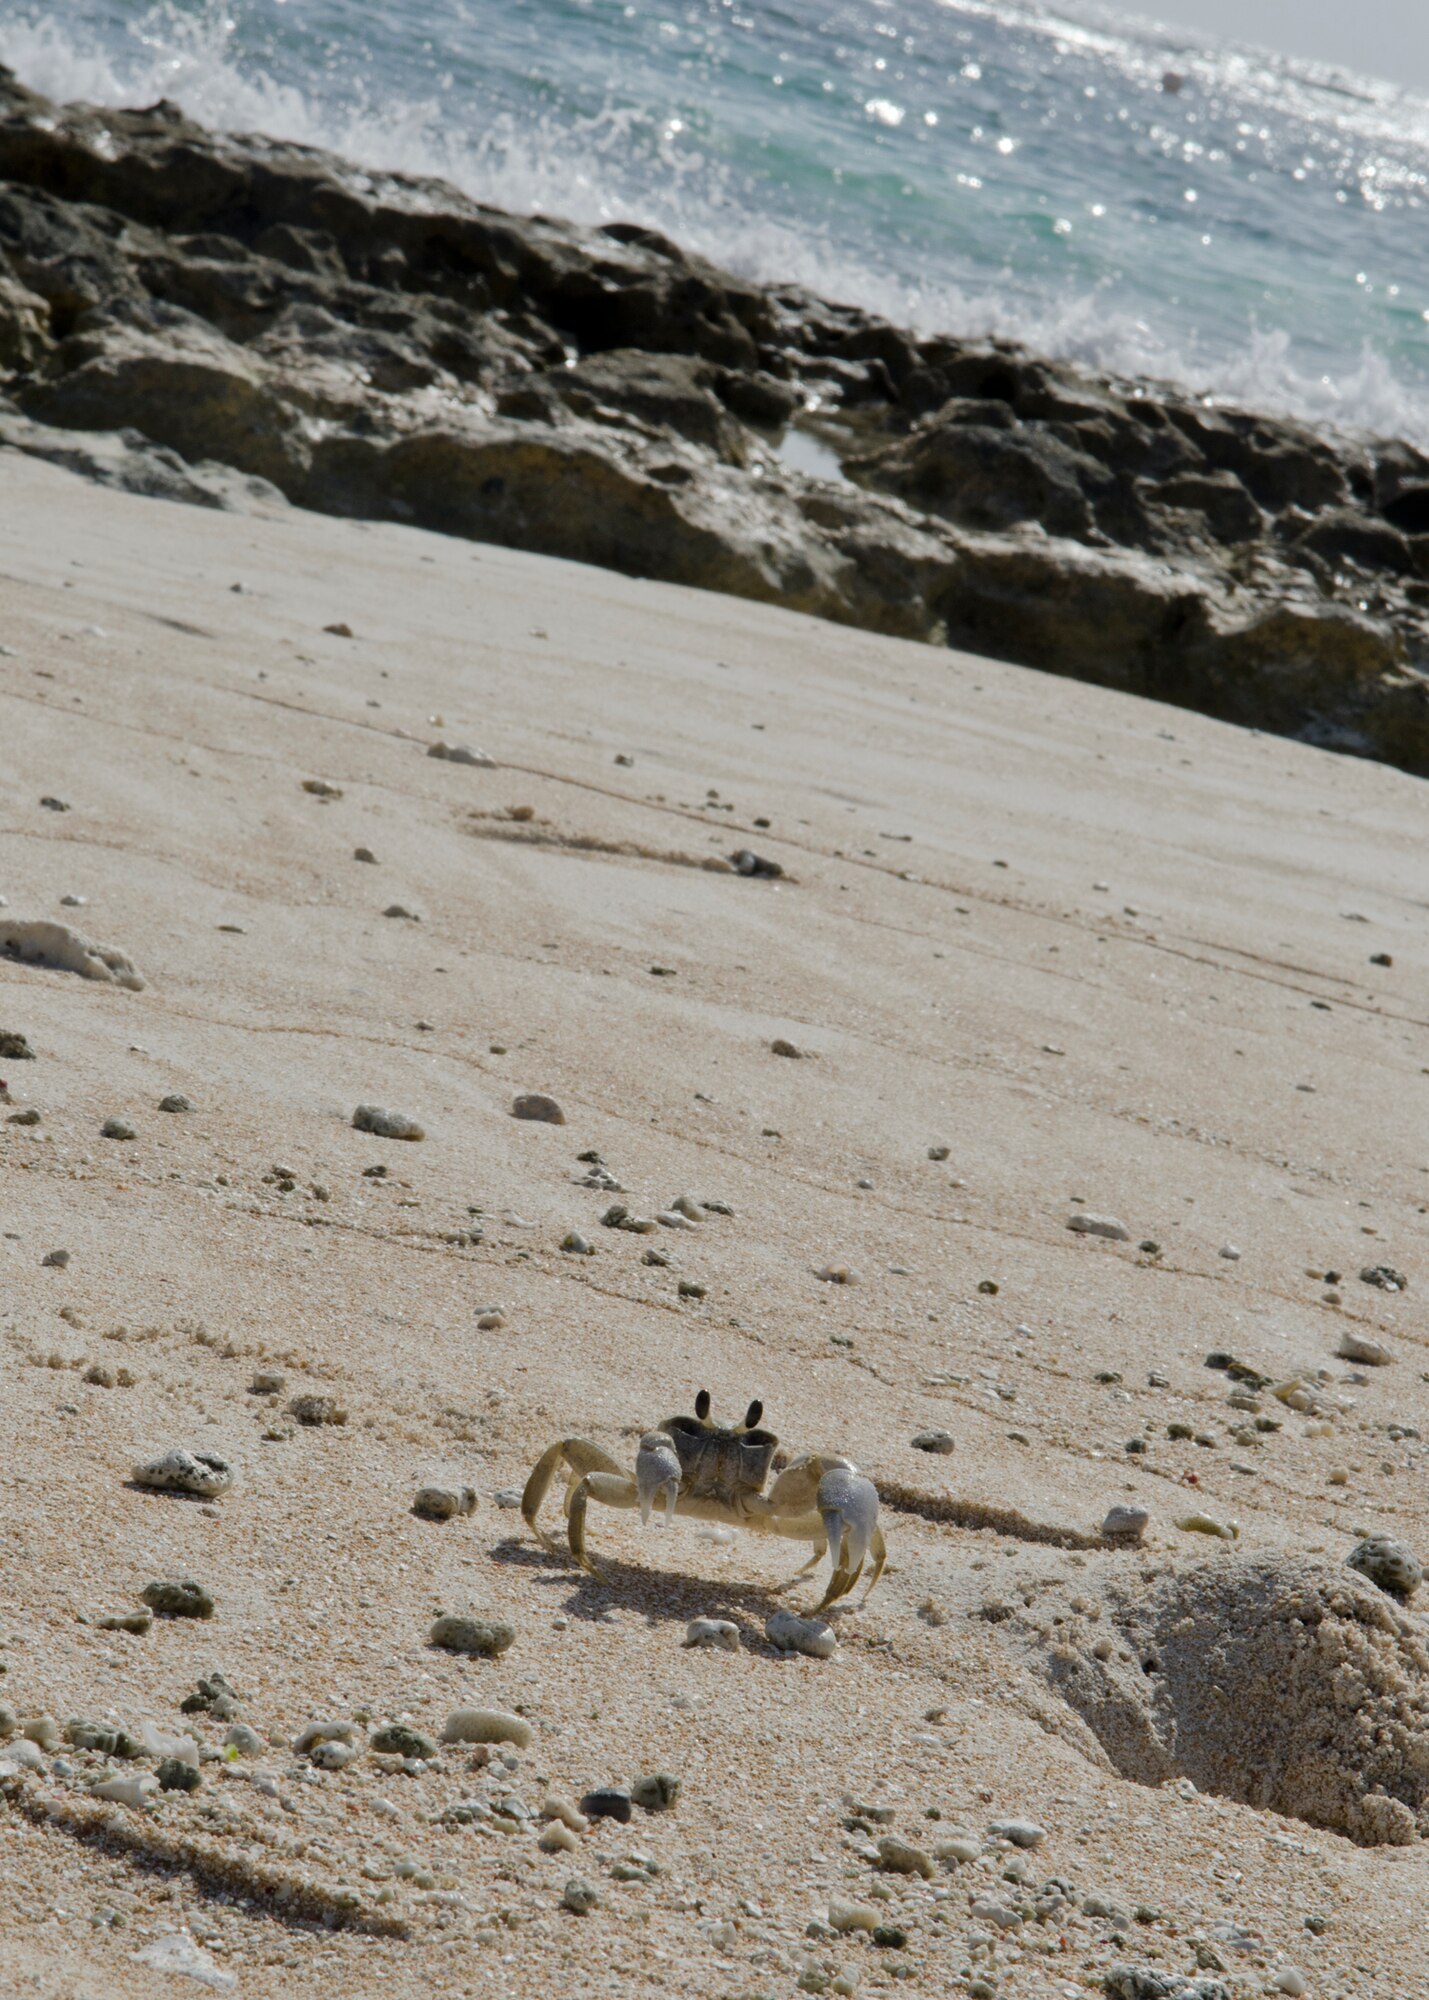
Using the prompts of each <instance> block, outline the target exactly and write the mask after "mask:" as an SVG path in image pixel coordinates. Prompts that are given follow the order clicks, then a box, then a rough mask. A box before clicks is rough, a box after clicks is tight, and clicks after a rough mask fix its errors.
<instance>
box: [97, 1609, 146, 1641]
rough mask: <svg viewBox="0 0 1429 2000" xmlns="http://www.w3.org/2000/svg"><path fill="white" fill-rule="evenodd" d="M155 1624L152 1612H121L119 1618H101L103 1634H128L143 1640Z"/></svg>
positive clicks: (100, 1623)
mask: <svg viewBox="0 0 1429 2000" xmlns="http://www.w3.org/2000/svg"><path fill="white" fill-rule="evenodd" d="M153 1623H154V1614H153V1612H152V1611H121V1612H120V1613H119V1614H118V1616H117V1617H114V1618H101V1619H100V1621H99V1629H100V1631H101V1632H128V1633H130V1634H131V1635H132V1637H134V1638H136V1639H142V1638H143V1636H144V1634H145V1633H146V1632H147V1631H149V1630H150V1629H151V1627H152V1626H153Z"/></svg>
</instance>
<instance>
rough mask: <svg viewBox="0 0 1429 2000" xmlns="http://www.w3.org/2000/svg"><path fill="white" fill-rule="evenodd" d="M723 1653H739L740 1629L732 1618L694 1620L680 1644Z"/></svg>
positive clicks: (688, 1626) (686, 1628)
mask: <svg viewBox="0 0 1429 2000" xmlns="http://www.w3.org/2000/svg"><path fill="white" fill-rule="evenodd" d="M680 1643H681V1644H682V1645H685V1646H699V1647H703V1648H706V1649H711V1648H712V1649H714V1650H715V1651H718V1652H722V1653H737V1652H738V1651H739V1627H738V1626H737V1625H736V1624H735V1623H734V1621H733V1619H731V1618H692V1619H691V1620H690V1622H689V1624H688V1625H687V1626H686V1627H685V1636H684V1638H683V1639H682V1640H681V1642H680Z"/></svg>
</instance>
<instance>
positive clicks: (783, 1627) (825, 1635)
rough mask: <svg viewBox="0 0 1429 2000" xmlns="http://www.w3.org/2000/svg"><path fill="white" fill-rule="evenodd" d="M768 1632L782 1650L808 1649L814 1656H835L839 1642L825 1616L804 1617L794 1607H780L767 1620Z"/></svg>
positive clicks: (765, 1630) (826, 1657) (819, 1657)
mask: <svg viewBox="0 0 1429 2000" xmlns="http://www.w3.org/2000/svg"><path fill="white" fill-rule="evenodd" d="M764 1634H765V1637H766V1638H767V1639H768V1641H769V1643H770V1645H771V1646H775V1647H777V1648H778V1650H779V1651H780V1652H781V1653H807V1655H808V1656H809V1658H810V1659H811V1660H829V1659H832V1658H833V1655H834V1653H835V1652H836V1651H837V1649H838V1643H839V1642H838V1638H837V1636H836V1635H835V1633H834V1629H833V1627H832V1625H826V1624H825V1623H824V1621H823V1619H822V1618H800V1617H799V1616H798V1615H797V1614H796V1613H795V1612H793V1611H776V1612H775V1613H774V1615H773V1617H772V1618H769V1619H768V1620H766V1622H765V1626H764Z"/></svg>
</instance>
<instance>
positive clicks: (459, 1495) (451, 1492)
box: [412, 1486, 476, 1521]
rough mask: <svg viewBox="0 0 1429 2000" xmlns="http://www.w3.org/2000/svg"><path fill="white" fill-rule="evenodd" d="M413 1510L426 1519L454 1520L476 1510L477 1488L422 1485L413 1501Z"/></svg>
mask: <svg viewBox="0 0 1429 2000" xmlns="http://www.w3.org/2000/svg"><path fill="white" fill-rule="evenodd" d="M412 1512H413V1513H414V1514H418V1515H420V1516H421V1518H422V1519H423V1520H424V1521H454V1520H456V1519H457V1518H458V1516H460V1515H464V1514H474V1513H475V1512H476V1489H475V1488H474V1487H471V1486H421V1487H418V1489H417V1497H416V1499H415V1500H414V1501H413V1502H412Z"/></svg>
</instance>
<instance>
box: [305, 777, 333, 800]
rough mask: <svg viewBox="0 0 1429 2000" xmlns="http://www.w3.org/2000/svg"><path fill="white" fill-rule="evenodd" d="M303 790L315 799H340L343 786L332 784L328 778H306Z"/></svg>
mask: <svg viewBox="0 0 1429 2000" xmlns="http://www.w3.org/2000/svg"><path fill="white" fill-rule="evenodd" d="M303 790H304V791H305V792H310V793H311V794H312V796H313V797H314V798H315V799H340V798H341V797H342V786H341V785H334V784H331V783H330V782H329V781H328V779H326V778H304V780H303Z"/></svg>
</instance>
